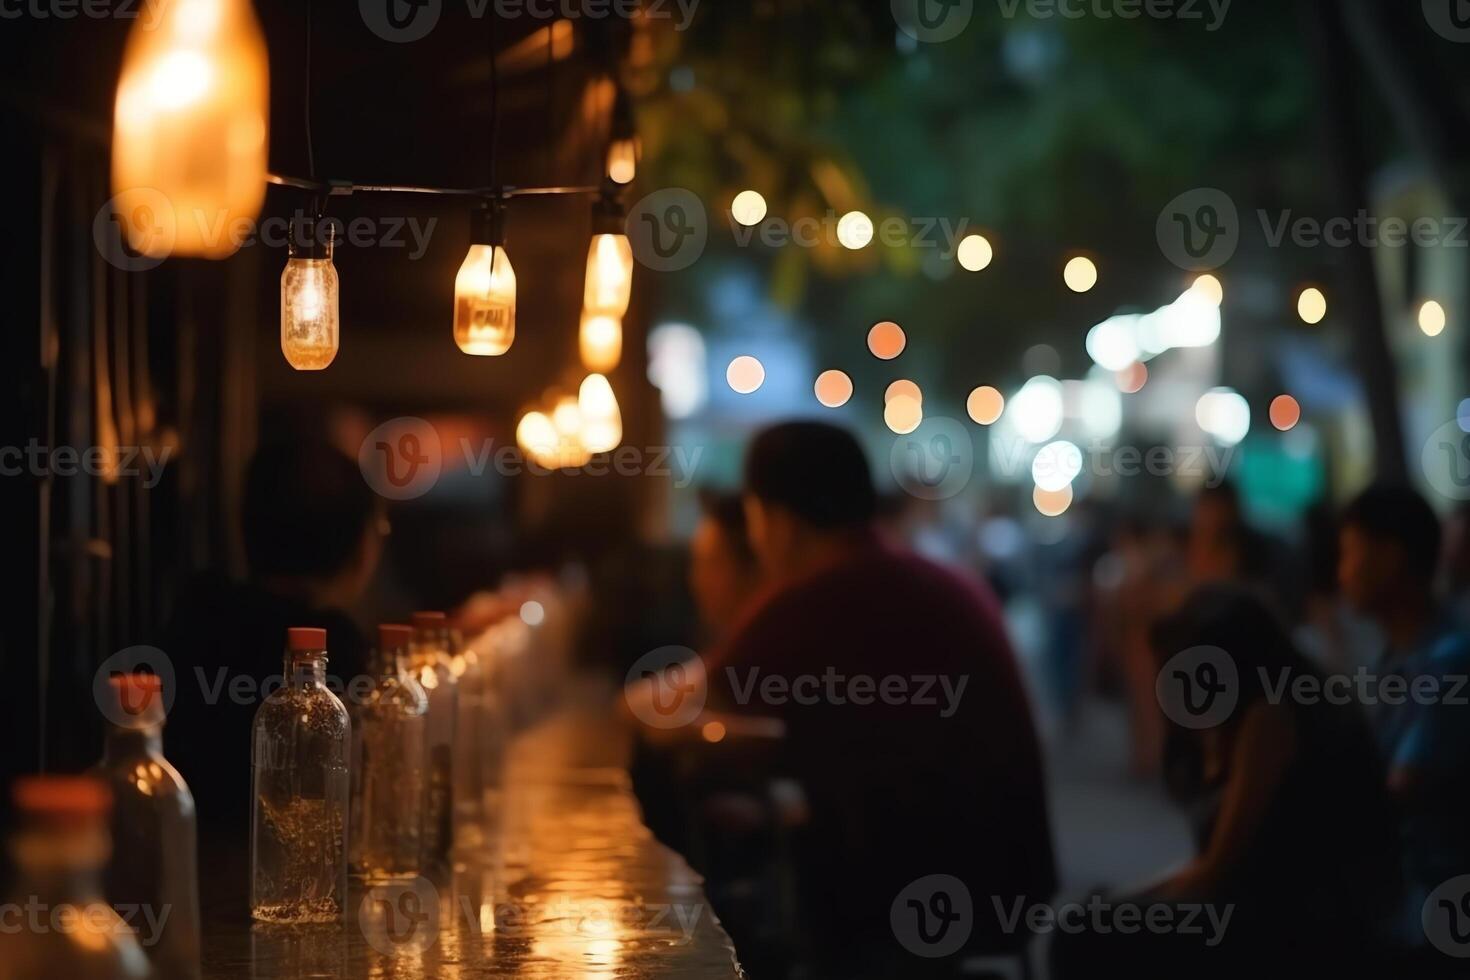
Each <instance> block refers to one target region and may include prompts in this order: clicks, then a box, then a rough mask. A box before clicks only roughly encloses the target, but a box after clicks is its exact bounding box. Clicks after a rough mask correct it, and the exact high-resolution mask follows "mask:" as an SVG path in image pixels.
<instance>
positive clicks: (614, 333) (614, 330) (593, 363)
mask: <svg viewBox="0 0 1470 980" xmlns="http://www.w3.org/2000/svg"><path fill="white" fill-rule="evenodd" d="M577 346H578V347H579V348H580V349H581V351H582V366H583V367H585V368H586V369H587V370H589V371H598V372H604V373H605V372H607V371H611V370H612V369H613V368H615V367H617V366H618V361H620V360H621V359H622V356H623V321H622V320H621V319H619V318H618V317H615V316H607V315H605V314H602V313H588V312H587V311H586V310H583V311H582V325H581V327H580V329H579V330H578V331H577Z"/></svg>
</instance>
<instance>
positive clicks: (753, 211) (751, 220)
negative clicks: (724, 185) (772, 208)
mask: <svg viewBox="0 0 1470 980" xmlns="http://www.w3.org/2000/svg"><path fill="white" fill-rule="evenodd" d="M730 216H731V217H733V218H734V219H735V220H736V221H738V222H740V223H741V224H742V225H758V224H760V223H761V222H762V221H764V220H765V217H766V199H765V198H764V197H762V196H761V195H760V192H759V191H741V192H740V193H739V194H736V195H735V200H733V201H731V202H730Z"/></svg>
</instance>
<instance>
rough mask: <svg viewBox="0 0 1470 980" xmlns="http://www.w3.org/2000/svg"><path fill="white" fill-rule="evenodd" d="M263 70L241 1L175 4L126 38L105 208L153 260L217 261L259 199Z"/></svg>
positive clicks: (255, 33) (231, 247)
mask: <svg viewBox="0 0 1470 980" xmlns="http://www.w3.org/2000/svg"><path fill="white" fill-rule="evenodd" d="M269 85H270V82H269V69H268V66H267V61H266V50H265V39H264V37H263V36H262V34H261V31H260V23H259V21H257V20H256V18H255V13H254V11H253V10H252V9H251V5H250V2H249V0H175V2H171V3H165V4H160V5H158V10H157V11H155V16H153V17H142V18H139V19H138V22H137V23H136V24H135V25H133V29H132V31H131V32H129V34H128V41H127V47H126V49H125V51H124V53H123V67H122V75H121V77H120V78H119V79H118V83H117V98H116V101H115V103H114V106H113V118H112V128H113V137H112V192H113V194H114V195H115V200H114V202H113V207H114V210H115V211H116V213H117V214H118V215H120V216H122V218H123V224H124V227H125V228H126V231H127V237H128V243H129V244H130V245H131V246H132V247H133V249H134V250H135V251H138V252H141V253H143V254H145V255H149V256H153V257H155V258H163V257H165V256H168V255H200V256H205V257H206V258H214V259H218V258H224V257H225V256H228V255H230V254H232V253H233V252H234V251H235V250H236V249H237V248H238V247H239V245H240V241H239V239H238V238H237V237H235V236H232V235H230V234H227V233H226V232H227V230H228V229H230V228H232V227H236V226H237V225H238V223H239V222H241V221H242V220H243V221H254V220H255V218H256V217H257V216H258V215H259V214H260V207H261V204H262V203H263V202H264V201H265V178H266V132H267V120H268V118H269V102H270V99H269Z"/></svg>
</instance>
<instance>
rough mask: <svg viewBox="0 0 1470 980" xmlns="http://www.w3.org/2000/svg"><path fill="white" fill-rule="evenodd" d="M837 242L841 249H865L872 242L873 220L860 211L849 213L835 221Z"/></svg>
mask: <svg viewBox="0 0 1470 980" xmlns="http://www.w3.org/2000/svg"><path fill="white" fill-rule="evenodd" d="M837 240H838V241H839V242H841V243H842V247H843V248H851V249H859V248H865V247H867V244H868V243H869V242H871V241H872V240H873V219H872V218H870V217H868V216H867V215H866V214H863V213H862V212H861V211H849V212H847V213H846V214H844V215H843V216H842V217H841V218H838V219H837Z"/></svg>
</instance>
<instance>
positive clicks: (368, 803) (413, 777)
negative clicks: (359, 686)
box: [350, 625, 429, 878]
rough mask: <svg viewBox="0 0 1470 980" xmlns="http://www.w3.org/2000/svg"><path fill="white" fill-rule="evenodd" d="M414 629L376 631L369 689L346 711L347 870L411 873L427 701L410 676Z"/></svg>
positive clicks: (419, 829)
mask: <svg viewBox="0 0 1470 980" xmlns="http://www.w3.org/2000/svg"><path fill="white" fill-rule="evenodd" d="M412 641H413V630H412V629H411V628H409V627H407V626H392V625H383V626H379V627H378V650H377V656H376V663H375V667H374V675H375V680H374V684H373V687H372V689H371V690H370V691H368V692H367V693H366V695H365V696H364V697H362V698H360V699H357V700H356V701H355V702H354V703H353V705H352V712H351V713H352V746H353V751H352V833H351V834H350V837H351V840H352V867H353V870H355V871H356V872H357V873H359V874H361V875H363V876H365V877H368V878H382V877H393V876H400V875H412V874H416V873H417V872H418V870H419V867H420V863H419V856H420V848H421V846H422V838H423V822H424V764H425V760H426V754H427V749H426V748H425V742H424V734H425V726H426V724H427V714H428V710H429V701H428V696H427V695H426V694H425V693H424V689H423V687H422V686H420V684H419V682H418V681H416V680H414V678H413V677H412V676H411V675H410V674H409V672H408V666H407V662H406V659H407V656H408V650H409V646H410V644H411V643H412Z"/></svg>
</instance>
